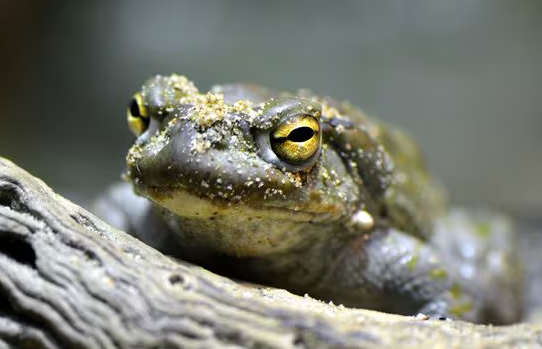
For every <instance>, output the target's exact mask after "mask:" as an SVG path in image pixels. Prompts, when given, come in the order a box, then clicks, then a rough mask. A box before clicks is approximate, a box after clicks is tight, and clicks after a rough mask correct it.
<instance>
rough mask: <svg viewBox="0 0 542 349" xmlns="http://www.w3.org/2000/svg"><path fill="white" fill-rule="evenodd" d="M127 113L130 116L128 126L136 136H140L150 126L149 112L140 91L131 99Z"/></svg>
mask: <svg viewBox="0 0 542 349" xmlns="http://www.w3.org/2000/svg"><path fill="white" fill-rule="evenodd" d="M126 114H127V118H128V126H129V127H130V130H132V132H133V133H134V134H135V135H136V136H140V135H141V134H142V133H143V132H145V131H146V130H147V128H148V127H149V123H150V118H149V113H148V111H147V108H146V107H145V104H144V102H143V96H141V93H139V92H138V93H136V94H135V95H134V97H133V98H132V100H131V101H130V104H129V105H128V111H127V113H126Z"/></svg>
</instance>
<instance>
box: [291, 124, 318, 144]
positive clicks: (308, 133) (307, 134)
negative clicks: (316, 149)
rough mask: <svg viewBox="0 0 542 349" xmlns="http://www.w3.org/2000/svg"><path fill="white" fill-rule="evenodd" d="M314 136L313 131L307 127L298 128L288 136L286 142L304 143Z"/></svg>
mask: <svg viewBox="0 0 542 349" xmlns="http://www.w3.org/2000/svg"><path fill="white" fill-rule="evenodd" d="M312 136H314V130H313V129H312V128H310V127H308V126H304V127H298V128H296V129H295V130H293V131H292V132H290V134H288V140H289V141H292V142H306V141H308V140H309V139H311V138H312Z"/></svg>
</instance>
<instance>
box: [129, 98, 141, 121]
mask: <svg viewBox="0 0 542 349" xmlns="http://www.w3.org/2000/svg"><path fill="white" fill-rule="evenodd" d="M130 114H131V115H132V116H136V117H139V116H141V112H140V110H139V105H138V104H137V101H136V99H135V98H134V99H132V101H131V102H130Z"/></svg>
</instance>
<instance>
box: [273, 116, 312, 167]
mask: <svg viewBox="0 0 542 349" xmlns="http://www.w3.org/2000/svg"><path fill="white" fill-rule="evenodd" d="M269 137H270V138H269V143H270V144H271V149H272V150H273V152H274V153H275V154H276V155H277V157H278V158H279V159H281V160H283V161H285V162H288V163H291V164H295V165H297V164H303V163H304V162H306V161H308V160H310V159H312V158H313V156H315V154H316V153H317V152H318V151H319V149H320V139H321V137H320V124H319V123H318V120H317V119H316V118H315V117H313V116H311V115H305V114H299V115H295V116H293V117H291V118H289V119H288V120H286V121H284V122H283V123H281V124H280V125H278V126H277V127H276V128H275V129H274V130H273V131H272V132H271V134H270V135H269Z"/></svg>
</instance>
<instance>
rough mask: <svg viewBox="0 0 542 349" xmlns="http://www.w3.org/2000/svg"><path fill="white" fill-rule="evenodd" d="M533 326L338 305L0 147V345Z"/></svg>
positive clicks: (533, 331)
mask: <svg viewBox="0 0 542 349" xmlns="http://www.w3.org/2000/svg"><path fill="white" fill-rule="evenodd" d="M541 342H542V326H538V325H528V324H522V325H515V326H510V327H500V328H499V327H489V326H481V325H473V324H468V323H463V322H452V321H436V320H435V321H433V320H430V321H424V320H421V319H416V318H412V317H401V316H396V315H387V314H382V313H378V312H372V311H365V310H354V309H346V308H343V307H341V306H335V305H332V304H325V303H322V302H319V301H316V300H314V299H311V298H309V297H299V296H295V295H292V294H290V293H288V292H286V291H283V290H276V289H268V288H258V287H251V286H248V285H241V284H239V283H235V282H233V281H231V280H228V279H226V278H223V277H220V276H218V275H215V274H213V273H211V272H209V271H206V270H204V269H202V268H199V267H197V266H194V265H190V264H187V263H183V262H181V261H177V260H173V259H170V258H168V257H167V256H164V255H162V254H161V253H159V252H157V251H155V250H153V249H152V248H150V247H147V246H146V245H144V244H143V243H141V242H139V241H137V240H136V239H134V238H132V237H131V236H129V235H127V234H126V233H124V232H122V231H118V230H115V229H114V228H112V227H110V226H108V225H107V224H105V223H104V222H102V221H101V220H99V219H98V218H96V217H95V216H93V215H92V214H90V213H88V212H87V211H85V210H84V209H82V208H80V207H78V206H76V205H74V204H72V203H71V202H69V201H67V200H66V199H64V198H62V197H60V196H59V195H57V194H55V193H54V192H53V191H52V190H51V189H49V188H48V187H47V186H46V185H45V184H44V183H43V182H42V181H40V180H39V179H37V178H34V177H32V176H31V175H29V174H28V173H26V172H25V171H24V170H22V169H20V168H18V167H17V166H16V165H14V164H13V163H11V162H10V161H8V160H2V159H0V349H4V348H21V349H24V348H142V349H143V348H144V349H147V348H149V349H150V348H327V347H329V348H453V347H455V348H512V347H518V348H520V347H521V348H537V347H542V345H541Z"/></svg>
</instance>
